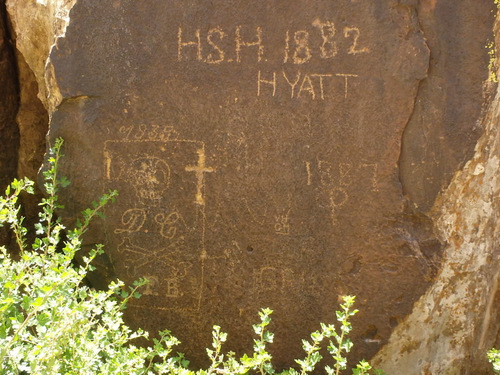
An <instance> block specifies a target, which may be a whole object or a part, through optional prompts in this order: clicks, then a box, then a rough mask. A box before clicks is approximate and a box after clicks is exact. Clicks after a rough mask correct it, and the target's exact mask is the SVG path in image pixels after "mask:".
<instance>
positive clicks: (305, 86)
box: [297, 74, 316, 99]
mask: <svg viewBox="0 0 500 375" xmlns="http://www.w3.org/2000/svg"><path fill="white" fill-rule="evenodd" d="M302 91H307V92H309V93H310V94H311V96H312V98H313V99H316V93H315V92H314V86H313V84H312V81H311V78H310V77H309V74H306V75H305V76H304V79H303V80H302V84H301V85H300V90H299V93H298V94H297V98H300V94H302Z"/></svg>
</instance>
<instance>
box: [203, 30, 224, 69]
mask: <svg viewBox="0 0 500 375" xmlns="http://www.w3.org/2000/svg"><path fill="white" fill-rule="evenodd" d="M214 34H218V35H219V36H218V39H219V41H221V40H222V39H224V37H225V36H226V33H225V32H224V31H222V29H221V28H220V27H216V28H214V29H210V30H209V31H208V35H207V41H208V44H210V45H211V46H212V47H213V49H214V50H215V51H216V52H217V54H218V56H217V58H215V57H214V55H213V54H212V53H209V54H208V56H207V58H206V60H205V61H206V62H207V63H209V64H218V63H220V62H222V61H224V51H223V50H222V49H221V48H220V47H219V46H218V45H217V44H215V42H214V41H213V36H214Z"/></svg>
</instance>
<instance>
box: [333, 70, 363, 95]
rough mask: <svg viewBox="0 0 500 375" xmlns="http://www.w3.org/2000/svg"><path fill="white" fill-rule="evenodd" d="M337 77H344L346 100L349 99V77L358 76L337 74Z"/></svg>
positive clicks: (354, 75)
mask: <svg viewBox="0 0 500 375" xmlns="http://www.w3.org/2000/svg"><path fill="white" fill-rule="evenodd" d="M336 76H337V77H344V99H347V92H348V90H347V89H348V81H347V80H348V78H349V77H357V76H358V75H357V74H342V73H338V74H336Z"/></svg>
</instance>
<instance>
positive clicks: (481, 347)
mask: <svg viewBox="0 0 500 375" xmlns="http://www.w3.org/2000/svg"><path fill="white" fill-rule="evenodd" d="M495 31H496V33H495V34H496V35H497V37H496V46H498V45H499V43H500V39H499V38H498V35H499V31H500V23H499V19H498V17H497V20H496V24H495ZM499 52H500V50H499V49H498V47H497V48H496V54H497V56H498V53H499ZM499 125H500V90H498V87H497V90H496V95H495V97H494V99H493V101H492V102H491V105H490V106H489V108H488V110H487V115H486V117H485V119H484V128H485V132H484V134H483V135H482V137H481V139H480V140H479V142H478V144H477V146H476V149H475V154H474V157H473V158H472V160H470V161H469V162H468V163H467V165H466V166H465V168H464V169H463V170H462V171H460V172H459V173H457V174H456V175H455V177H454V178H453V180H452V183H451V184H450V186H449V187H448V189H447V191H446V192H445V193H444V195H443V196H442V198H441V199H440V200H439V201H438V202H437V204H436V207H435V217H436V222H437V225H438V229H439V233H441V235H442V241H443V242H444V243H446V244H447V246H446V249H445V252H444V262H443V265H442V269H441V270H440V272H439V275H438V277H437V278H436V280H435V281H434V282H433V284H432V286H431V287H430V288H429V290H428V291H427V292H426V293H425V295H424V296H422V297H421V298H420V300H419V301H418V302H417V303H416V304H415V307H414V309H413V311H412V313H411V315H410V316H408V317H407V318H406V319H405V321H404V323H402V324H400V325H399V326H398V327H397V328H396V330H395V331H394V333H393V334H392V336H391V339H390V341H389V344H387V345H386V346H385V347H384V348H383V349H382V350H381V351H380V352H379V353H378V354H377V356H376V357H375V359H374V360H373V363H374V364H375V365H379V366H381V367H382V368H383V369H384V370H385V371H386V372H387V373H388V374H397V373H400V372H401V369H405V371H404V373H405V374H408V375H413V374H415V375H417V374H418V375H420V374H446V375H451V374H456V375H459V374H460V375H462V374H474V375H481V374H485V375H486V374H491V373H492V370H491V367H490V365H489V364H488V363H487V362H486V352H487V351H488V350H489V349H491V348H492V347H493V346H495V347H497V348H498V345H499V344H500V342H499V339H498V333H499V316H498V308H497V307H498V301H499V298H500V294H499V290H498V282H499V277H500V271H499V261H500V247H499V244H500V221H499V220H498V214H499V212H500V179H499V177H500V135H499Z"/></svg>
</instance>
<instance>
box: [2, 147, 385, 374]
mask: <svg viewBox="0 0 500 375" xmlns="http://www.w3.org/2000/svg"><path fill="white" fill-rule="evenodd" d="M62 143H63V142H62V140H61V139H59V140H57V141H56V143H55V146H54V147H53V148H52V149H51V150H50V155H49V159H48V161H49V165H50V167H49V169H48V170H46V171H45V172H44V173H43V174H44V177H45V185H44V188H45V191H46V192H47V196H48V198H45V199H43V200H42V202H41V203H40V206H41V213H40V215H39V216H40V221H39V223H37V224H36V225H35V231H36V239H35V240H34V242H33V243H32V244H31V245H30V246H28V244H27V240H26V234H27V229H26V228H25V227H24V226H23V218H22V217H21V216H20V206H19V204H18V199H19V195H20V194H21V193H22V192H27V193H32V192H33V182H32V181H29V180H28V179H23V180H15V181H14V182H13V183H12V184H11V186H9V187H8V188H7V190H6V193H5V197H0V226H3V225H8V226H10V228H11V230H12V232H13V234H14V237H15V242H16V243H17V247H18V249H7V248H6V247H5V246H2V247H0V258H1V265H0V373H2V374H179V375H183V374H186V375H187V374H200V375H203V374H207V375H208V374H246V373H260V374H274V373H276V371H275V369H274V367H273V365H272V356H271V354H269V352H268V351H267V344H269V343H272V341H273V334H272V333H271V332H270V331H268V330H267V326H268V325H269V323H270V321H271V319H270V315H271V313H272V311H271V310H269V309H263V310H262V311H261V312H260V313H259V315H260V323H258V324H256V325H254V326H253V328H254V331H255V333H256V335H257V338H256V339H255V340H254V351H253V353H252V355H250V356H248V355H244V356H243V357H241V358H239V359H238V358H236V356H235V354H234V353H232V352H229V353H227V354H223V352H222V344H223V343H224V341H225V340H226V337H227V335H226V334H225V333H223V332H222V331H221V329H220V327H218V326H214V329H213V332H212V337H213V343H212V347H211V348H209V349H207V350H206V351H207V354H208V357H209V358H210V361H211V365H210V366H209V368H208V369H205V370H198V371H192V370H188V365H189V362H188V361H187V360H186V359H185V358H184V355H182V354H177V355H172V350H173V347H174V346H175V345H177V344H178V343H179V341H178V340H177V339H176V338H175V337H174V336H172V335H171V334H170V332H169V331H163V332H160V333H159V337H160V338H159V339H153V340H152V341H148V342H150V343H151V344H152V347H139V346H136V345H135V344H134V342H135V341H134V340H136V339H137V338H144V339H146V338H148V333H147V332H144V331H142V330H137V331H133V330H131V329H130V328H129V327H127V326H126V325H125V324H124V322H123V309H124V308H125V305H126V303H127V301H128V300H129V299H130V298H133V297H139V296H140V295H139V293H138V289H139V288H140V287H141V286H142V285H144V284H145V283H146V281H145V280H139V281H137V282H136V283H134V285H133V286H132V287H128V288H126V287H125V286H124V285H123V283H122V282H120V281H115V282H113V283H111V284H110V285H109V287H108V289H107V290H103V291H98V290H94V289H92V288H90V287H88V286H87V285H86V284H85V282H84V279H85V277H86V275H87V273H88V272H89V271H91V270H92V269H93V268H92V265H91V262H92V260H93V259H94V258H95V257H96V256H97V255H98V254H99V253H101V252H102V251H103V250H102V246H97V247H96V248H95V249H93V250H92V251H90V253H89V254H88V255H87V256H84V257H83V264H81V265H77V266H75V264H76V262H75V261H74V258H75V254H76V253H77V252H78V251H79V250H80V249H81V246H82V235H83V234H84V233H85V231H86V230H87V228H88V226H89V223H90V222H91V220H92V219H93V218H95V217H96V216H102V208H103V207H104V206H105V205H106V204H107V203H108V202H111V201H113V200H114V199H115V197H116V196H117V193H116V192H115V191H110V192H109V193H108V194H105V195H103V196H102V197H101V198H100V199H99V200H98V201H97V202H94V203H93V204H92V208H89V209H87V210H85V211H83V213H82V219H81V221H78V222H77V224H76V227H75V228H74V229H67V228H65V227H64V226H63V225H62V223H61V221H60V220H59V219H57V218H56V217H55V215H54V212H55V210H56V209H62V208H63V207H62V206H61V205H60V204H59V203H58V195H57V194H58V190H59V188H60V187H65V186H66V185H68V184H69V182H68V181H67V180H66V179H65V178H61V177H59V176H58V171H57V165H58V163H59V159H60V158H61V146H62ZM63 232H64V234H65V236H64V239H63V236H62V234H63ZM13 254H16V256H15V257H13ZM353 303H354V297H351V296H346V297H344V303H343V304H342V305H341V309H340V311H337V320H338V322H339V323H340V330H339V331H337V330H336V328H335V326H334V325H332V324H330V325H326V324H321V329H320V330H318V331H316V332H313V333H312V334H311V339H310V341H308V340H303V348H304V351H305V353H306V355H305V358H303V359H301V360H296V363H297V364H298V366H299V367H298V369H293V368H290V369H288V370H285V371H282V372H281V373H282V374H291V375H295V374H308V373H310V372H311V371H313V370H314V369H315V368H316V366H317V365H318V363H319V362H320V360H321V359H322V356H321V354H320V345H321V344H322V342H323V341H325V339H327V340H328V344H327V348H328V351H329V353H330V354H331V356H332V358H333V364H334V365H333V367H329V366H325V367H324V368H325V371H326V373H328V374H335V375H338V374H339V373H340V371H341V370H344V369H345V368H346V366H347V362H346V359H345V357H344V355H345V353H347V352H349V350H350V349H351V347H352V343H351V341H350V340H349V339H348V337H347V336H348V334H349V333H350V331H351V329H352V327H351V323H350V322H349V318H350V317H351V316H353V315H354V314H356V312H357V310H353V309H352V306H353ZM370 370H371V366H370V365H369V364H368V363H367V362H365V361H361V362H360V363H359V364H358V365H357V367H356V368H355V369H353V370H352V372H353V374H357V375H362V374H368V373H369V371H370ZM375 373H378V374H380V373H381V372H377V371H376V372H375Z"/></svg>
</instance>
